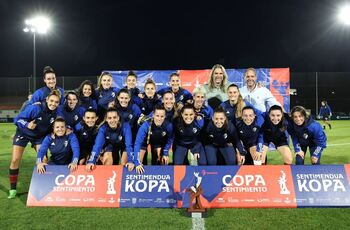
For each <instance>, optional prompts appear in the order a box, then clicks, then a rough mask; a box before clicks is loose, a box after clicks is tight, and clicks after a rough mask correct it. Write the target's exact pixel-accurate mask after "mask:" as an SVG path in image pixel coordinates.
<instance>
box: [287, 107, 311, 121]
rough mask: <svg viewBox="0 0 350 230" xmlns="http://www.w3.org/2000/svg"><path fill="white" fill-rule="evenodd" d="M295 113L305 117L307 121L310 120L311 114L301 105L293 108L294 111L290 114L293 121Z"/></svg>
mask: <svg viewBox="0 0 350 230" xmlns="http://www.w3.org/2000/svg"><path fill="white" fill-rule="evenodd" d="M295 112H299V113H301V115H303V116H304V117H305V119H307V118H309V114H308V113H307V112H306V109H305V108H304V107H303V106H301V105H297V106H294V107H293V108H292V110H291V112H290V114H291V117H292V119H293V114H294V113H295Z"/></svg>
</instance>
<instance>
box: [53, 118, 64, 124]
mask: <svg viewBox="0 0 350 230" xmlns="http://www.w3.org/2000/svg"><path fill="white" fill-rule="evenodd" d="M55 122H64V123H66V121H65V120H64V118H63V117H56V119H55V120H54V121H53V123H55Z"/></svg>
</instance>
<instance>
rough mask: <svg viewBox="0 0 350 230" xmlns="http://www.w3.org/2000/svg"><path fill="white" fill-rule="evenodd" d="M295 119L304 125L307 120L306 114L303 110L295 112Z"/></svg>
mask: <svg viewBox="0 0 350 230" xmlns="http://www.w3.org/2000/svg"><path fill="white" fill-rule="evenodd" d="M292 118H293V121H294V123H295V124H296V125H303V124H304V121H305V116H304V115H303V114H302V113H301V112H298V111H296V112H294V113H293V114H292Z"/></svg>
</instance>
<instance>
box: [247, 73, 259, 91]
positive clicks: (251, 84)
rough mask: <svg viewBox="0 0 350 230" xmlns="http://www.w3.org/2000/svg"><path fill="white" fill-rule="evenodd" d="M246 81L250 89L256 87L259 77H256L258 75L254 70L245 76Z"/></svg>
mask: <svg viewBox="0 0 350 230" xmlns="http://www.w3.org/2000/svg"><path fill="white" fill-rule="evenodd" d="M244 79H245V82H246V84H247V87H248V88H254V87H255V85H256V80H257V77H256V74H255V72H254V71H253V70H248V71H247V72H246V74H245V77H244Z"/></svg>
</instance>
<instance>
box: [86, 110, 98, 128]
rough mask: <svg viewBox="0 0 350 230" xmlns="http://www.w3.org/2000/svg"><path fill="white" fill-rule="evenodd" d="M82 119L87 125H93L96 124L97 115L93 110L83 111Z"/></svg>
mask: <svg viewBox="0 0 350 230" xmlns="http://www.w3.org/2000/svg"><path fill="white" fill-rule="evenodd" d="M83 120H84V122H85V124H86V125H87V126H88V127H94V126H95V124H96V120H97V116H96V113H95V112H85V114H84V117H83Z"/></svg>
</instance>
